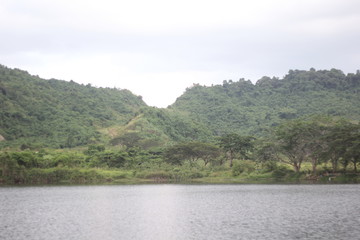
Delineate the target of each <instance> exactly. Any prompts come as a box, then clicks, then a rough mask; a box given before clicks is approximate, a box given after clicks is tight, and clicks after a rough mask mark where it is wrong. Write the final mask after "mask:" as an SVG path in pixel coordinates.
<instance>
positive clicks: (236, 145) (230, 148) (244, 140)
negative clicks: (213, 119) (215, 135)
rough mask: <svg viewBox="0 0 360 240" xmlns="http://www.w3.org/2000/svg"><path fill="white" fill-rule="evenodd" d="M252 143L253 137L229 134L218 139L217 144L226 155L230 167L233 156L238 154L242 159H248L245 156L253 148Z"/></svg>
mask: <svg viewBox="0 0 360 240" xmlns="http://www.w3.org/2000/svg"><path fill="white" fill-rule="evenodd" d="M253 141H254V138H253V137H250V136H241V135H239V134H236V133H230V134H227V135H224V136H222V137H220V138H219V142H218V144H219V146H220V147H221V148H222V149H223V150H224V151H225V153H226V154H227V156H228V159H229V161H230V167H232V166H233V160H234V157H235V154H239V155H240V156H241V157H242V158H244V159H247V158H248V155H247V154H248V153H249V152H250V151H251V150H252V149H253V147H254V145H253Z"/></svg>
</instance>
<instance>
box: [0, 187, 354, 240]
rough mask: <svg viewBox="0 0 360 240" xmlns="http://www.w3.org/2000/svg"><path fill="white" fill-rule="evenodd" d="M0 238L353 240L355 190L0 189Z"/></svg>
mask: <svg viewBox="0 0 360 240" xmlns="http://www.w3.org/2000/svg"><path fill="white" fill-rule="evenodd" d="M0 239H11V240H14V239H44V240H45V239H46V240H49V239H100V240H107V239H132V240H136V239H166V240H168V239H169V240H171V239H206V240H208V239H287V240H288V239H360V185H176V184H164V185H120V186H118V185H115V186H112V185H111V186H44V187H1V188H0Z"/></svg>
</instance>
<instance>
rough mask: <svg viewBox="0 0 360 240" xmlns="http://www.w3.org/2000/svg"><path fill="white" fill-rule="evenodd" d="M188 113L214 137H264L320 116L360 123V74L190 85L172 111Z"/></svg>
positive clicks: (332, 73) (300, 75) (303, 74)
mask: <svg viewBox="0 0 360 240" xmlns="http://www.w3.org/2000/svg"><path fill="white" fill-rule="evenodd" d="M170 108H171V109H172V110H174V111H185V112H189V113H190V116H191V117H192V118H193V119H197V120H198V121H201V122H203V123H204V124H205V125H206V126H208V127H209V129H210V130H211V131H212V133H213V134H215V135H223V134H226V133H232V132H235V133H239V134H245V135H263V134H264V133H266V132H267V131H268V130H269V129H270V128H271V127H274V126H277V125H279V124H280V123H281V122H283V121H285V120H290V119H295V118H299V117H303V116H306V115H312V114H320V115H329V116H339V117H344V118H347V119H352V120H360V73H359V72H357V73H356V74H348V75H345V74H344V73H343V72H342V71H340V70H336V69H331V70H330V71H328V70H321V71H316V70H315V69H311V70H310V71H299V70H295V71H293V70H290V71H289V73H288V74H287V75H286V76H285V77H284V78H283V79H277V78H269V77H263V78H262V79H260V80H258V81H257V82H256V84H255V85H254V84H252V83H251V82H250V81H246V80H244V79H240V80H239V81H237V82H233V81H231V80H229V81H224V82H223V84H222V85H216V86H211V87H206V86H200V85H194V86H192V87H190V88H188V89H187V90H186V92H185V93H184V94H183V95H182V96H181V97H179V98H178V99H177V101H176V102H175V103H174V104H173V105H172V106H171V107H170Z"/></svg>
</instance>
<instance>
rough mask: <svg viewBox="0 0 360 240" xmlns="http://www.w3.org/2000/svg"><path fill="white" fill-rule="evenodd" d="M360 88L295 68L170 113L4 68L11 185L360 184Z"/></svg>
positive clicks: (189, 97) (187, 102)
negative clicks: (183, 183)
mask: <svg viewBox="0 0 360 240" xmlns="http://www.w3.org/2000/svg"><path fill="white" fill-rule="evenodd" d="M359 90H360V73H359V72H357V73H356V74H348V75H345V74H343V73H342V72H341V71H339V70H335V69H332V70H330V71H326V70H324V71H315V70H314V69H311V70H310V71H298V70H296V71H292V70H291V71H290V72H289V74H288V75H286V76H285V77H284V79H282V80H279V79H276V78H272V79H271V78H268V77H263V78H262V79H260V80H259V81H258V82H257V83H256V85H253V84H252V83H251V82H250V81H245V80H244V79H240V80H239V81H238V82H232V81H224V83H223V85H217V86H212V87H203V86H199V85H194V86H193V87H192V88H189V89H187V91H186V92H185V94H184V95H183V96H181V97H179V98H178V100H177V101H176V103H175V104H173V105H172V106H170V107H169V108H167V109H158V108H153V107H148V106H146V104H145V103H144V102H143V101H142V100H141V97H139V96H135V95H133V94H132V93H131V92H129V91H128V90H119V89H110V88H95V87H92V86H90V85H86V86H84V85H80V84H77V83H74V82H72V81H71V82H65V81H59V80H54V79H51V80H44V79H40V78H39V77H37V76H31V75H29V74H28V73H27V72H25V71H21V70H17V69H14V70H13V69H9V68H6V67H4V66H0V149H1V150H0V184H63V183H145V182H208V183H225V182H226V183H229V182H261V183H265V182H267V183H268V182H279V181H285V182H293V181H294V182H295V181H320V182H321V181H329V180H331V182H334V181H335V182H336V181H338V182H358V181H359V180H360V176H359V175H358V172H357V171H358V167H359V162H360V124H359V120H360V105H359V102H360V101H359V100H360V99H359V98H360V97H359V96H360V94H359V92H360V91H359ZM314 114H316V115H314Z"/></svg>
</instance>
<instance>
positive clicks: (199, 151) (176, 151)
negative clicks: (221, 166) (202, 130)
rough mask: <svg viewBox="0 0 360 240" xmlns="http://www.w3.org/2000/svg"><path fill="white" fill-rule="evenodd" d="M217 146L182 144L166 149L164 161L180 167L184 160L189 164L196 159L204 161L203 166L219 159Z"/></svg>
mask: <svg viewBox="0 0 360 240" xmlns="http://www.w3.org/2000/svg"><path fill="white" fill-rule="evenodd" d="M219 155H220V153H219V149H218V147H217V146H215V145H213V144H210V143H203V142H183V143H179V144H175V145H174V146H171V147H168V148H167V149H166V150H165V151H164V155H163V156H164V159H165V160H166V161H167V162H168V163H171V164H177V165H181V164H182V163H183V161H184V160H189V161H190V164H192V163H193V162H195V161H196V160H198V159H202V160H203V161H204V164H205V166H206V165H207V164H208V163H209V162H211V160H213V159H215V158H217V157H219Z"/></svg>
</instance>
